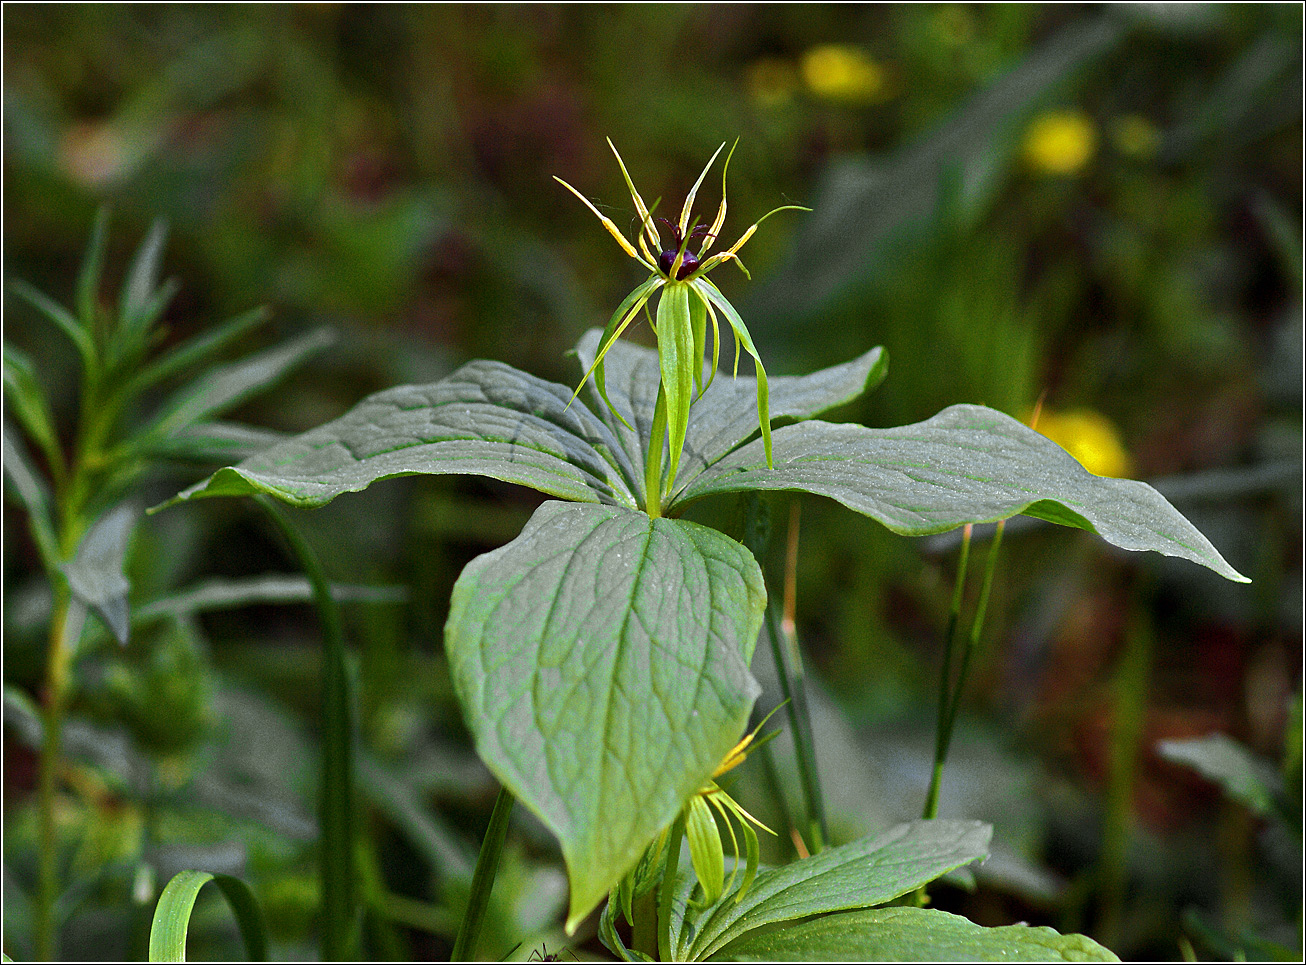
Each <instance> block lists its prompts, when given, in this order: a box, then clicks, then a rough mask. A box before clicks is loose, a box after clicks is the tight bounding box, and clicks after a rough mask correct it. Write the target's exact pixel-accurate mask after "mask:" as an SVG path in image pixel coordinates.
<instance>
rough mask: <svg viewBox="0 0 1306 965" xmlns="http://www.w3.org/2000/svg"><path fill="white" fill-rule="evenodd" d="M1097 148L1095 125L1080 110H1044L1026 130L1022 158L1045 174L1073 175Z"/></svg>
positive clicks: (1090, 157)
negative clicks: (1023, 155)
mask: <svg viewBox="0 0 1306 965" xmlns="http://www.w3.org/2000/svg"><path fill="white" fill-rule="evenodd" d="M1095 150H1097V128H1096V127H1095V126H1094V125H1093V122H1092V120H1090V119H1089V117H1088V115H1087V114H1085V113H1084V112H1083V111H1077V110H1060V111H1046V112H1044V113H1042V114H1040V115H1039V116H1038V117H1036V118H1034V122H1033V123H1032V124H1030V126H1029V130H1027V131H1026V132H1025V160H1027V161H1028V162H1029V163H1030V165H1031V166H1032V167H1034V168H1036V169H1037V170H1039V171H1044V172H1046V173H1048V174H1074V173H1075V172H1077V171H1079V170H1080V169H1081V168H1083V167H1084V165H1086V164H1087V163H1088V162H1089V161H1090V160H1091V159H1092V157H1093V152H1094V151H1095Z"/></svg>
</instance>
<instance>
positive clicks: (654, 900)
mask: <svg viewBox="0 0 1306 965" xmlns="http://www.w3.org/2000/svg"><path fill="white" fill-rule="evenodd" d="M631 913H632V914H633V915H634V916H635V920H634V921H633V922H631V931H630V944H631V947H632V948H633V949H634V950H635V951H637V952H642V953H643V954H645V955H647V956H648V957H649V958H653V957H655V956H656V955H657V953H658V897H657V892H656V891H655V890H654V889H652V888H650V889H649V890H648V891H646V892H644V894H642V895H640V896H639V897H638V898H636V899H635V902H634V907H633V908H631Z"/></svg>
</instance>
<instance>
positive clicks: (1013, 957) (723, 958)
mask: <svg viewBox="0 0 1306 965" xmlns="http://www.w3.org/2000/svg"><path fill="white" fill-rule="evenodd" d="M712 961H720V962H755V961H760V962H767V961H771V962H775V961H799V962H801V961H816V962H819V961H826V962H830V961H833V962H862V961H865V962H1118V961H1120V959H1119V958H1117V957H1116V956H1115V955H1113V954H1112V953H1111V952H1110V951H1108V950H1107V949H1105V948H1103V947H1102V946H1101V945H1099V944H1098V943H1097V942H1095V941H1093V939H1091V938H1088V937H1086V936H1084V935H1062V934H1059V933H1058V932H1056V931H1055V930H1053V929H1051V928H1046V927H1039V928H1033V927H1030V926H1029V925H1004V926H1001V927H999V928H984V927H982V926H980V925H976V924H975V923H974V922H972V921H969V920H968V919H965V918H962V917H961V916H960V915H951V914H949V913H948V912H946V911H936V910H934V909H932V908H905V907H903V908H875V909H870V910H864V911H848V912H843V913H841V914H838V915H826V916H825V917H823V918H815V919H812V920H811V921H805V922H800V923H798V924H793V925H788V926H786V927H784V928H781V929H778V930H776V931H770V932H758V933H755V934H752V935H747V936H745V937H744V938H742V939H740V940H739V941H737V942H734V943H733V944H731V945H730V946H728V947H727V948H725V949H723V950H722V951H721V952H720V954H718V955H715V956H713V958H712Z"/></svg>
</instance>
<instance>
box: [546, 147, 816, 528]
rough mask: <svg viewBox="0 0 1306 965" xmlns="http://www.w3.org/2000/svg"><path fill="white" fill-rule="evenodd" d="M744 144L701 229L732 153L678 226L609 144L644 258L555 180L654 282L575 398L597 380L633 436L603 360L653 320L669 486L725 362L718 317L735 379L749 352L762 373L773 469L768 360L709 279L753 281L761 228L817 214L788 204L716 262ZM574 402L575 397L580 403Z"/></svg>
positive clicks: (654, 483) (760, 400)
mask: <svg viewBox="0 0 1306 965" xmlns="http://www.w3.org/2000/svg"><path fill="white" fill-rule="evenodd" d="M738 144H739V141H738V140H736V141H735V143H734V144H733V145H731V147H730V150H729V152H727V154H726V160H725V163H724V164H723V165H722V168H721V203H720V204H719V205H718V206H717V211H716V217H715V218H713V219H712V223H711V224H710V225H708V224H700V223H699V221H698V219H697V218H695V219H694V220H693V221H692V222H691V221H690V218H691V217H693V213H694V199H695V198H697V197H698V189H699V187H700V186H701V185H702V184H703V179H704V178H706V177H707V173H708V171H710V170H711V169H712V165H713V164H714V163H715V162H716V159H717V158H718V157H719V156H720V154H721V152H722V150H724V149H725V143H724V142H722V144H721V146H720V147H718V148H717V149H716V153H714V154H713V155H712V157H711V158H710V159H709V160H708V162H707V165H706V166H705V167H704V168H703V173H702V174H700V175H699V176H698V180H697V181H695V182H694V186H693V187H691V188H690V189H689V193H688V194H686V195H685V203H684V204H683V205H682V206H681V208H680V218H679V219H678V220H677V221H676V222H674V223H673V222H671V221H669V220H668V219H666V218H655V217H654V216H653V210H654V209H656V207H657V202H654V205H653V209H650V208H649V207H648V205H646V204H645V203H644V199H643V198H642V197H641V196H640V193H639V190H638V189H637V188H636V187H635V182H634V181H632V180H631V178H630V172H629V171H627V170H626V162H625V161H623V160H622V159H621V154H620V153H619V152H618V151H617V147H616V145H615V144H613V143H612V141H611V140H610V139H609V141H608V147H610V148H612V153H613V155H615V156H616V159H617V165H618V167H620V168H621V176H622V177H623V178H625V180H626V187H627V189H629V191H630V199H631V201H632V202H633V203H634V205H635V212H636V214H637V215H638V216H639V219H640V225H639V231H638V232H637V233H636V235H635V242H636V244H638V245H639V250H638V251H636V250H635V246H634V245H632V244H631V243H630V241H629V240H628V239H627V238H626V236H625V235H624V234H622V233H621V230H620V229H619V228H618V227H617V226H616V225H615V224H614V223H613V222H612V219H611V218H608V217H607V216H605V215H604V214H603V213H602V212H600V211H599V209H598V208H596V207H595V206H594V204H593V202H591V201H590V200H589V199H588V198H586V197H585V195H583V194H581V193H580V192H579V191H577V190H576V189H575V188H573V187H572V186H571V185H570V184H568V183H567V182H566V181H564V180H562V178H559V177H556V176H555V177H554V180H555V181H557V182H558V183H559V184H561V185H562V186H563V187H564V188H566V189H567V190H568V191H570V192H571V193H572V194H574V195H575V196H576V197H578V198H580V200H581V203H582V204H584V205H585V207H587V208H589V209H590V211H592V212H593V213H594V216H595V217H596V218H598V219H599V221H601V222H602V223H603V227H605V228H607V229H608V233H609V234H610V235H612V237H613V238H615V239H616V241H617V244H619V245H621V250H622V251H624V252H625V253H626V254H628V255H630V257H632V258H634V259H635V260H636V261H637V262H639V263H640V264H641V265H643V266H644V267H645V268H647V269H648V271H649V272H650V274H649V276H648V278H646V279H644V281H642V282H641V283H640V284H639V285H637V286H636V287H635V290H634V291H632V292H631V293H630V294H629V295H627V296H626V297H625V298H624V299H623V300H622V302H621V304H620V305H618V306H617V310H616V311H615V312H613V313H612V317H611V318H610V319H608V324H607V325H606V326H605V327H604V329H603V334H602V335H601V336H600V337H599V345H598V350H597V352H596V353H595V355H594V361H593V362H592V363H591V364H590V367H589V370H588V371H586V373H585V375H584V377H583V378H582V379H581V382H580V385H578V386H577V387H576V393H575V395H579V394H580V390H581V389H582V388H584V387H585V383H586V382H588V381H589V379H590V377H591V376H593V378H594V384H595V385H596V386H597V387H598V390H599V395H600V396H602V398H603V401H604V403H605V404H606V405H607V407H608V410H609V411H610V412H612V413H613V414H614V415H615V416H616V417H617V418H618V419H620V420H621V422H622V424H623V425H625V426H626V427H627V428H631V426H630V424H629V423H628V422H626V420H625V418H624V417H623V416H622V415H621V413H620V412H618V411H617V409H616V408H615V407H614V406H613V404H612V402H611V400H609V398H608V390H607V379H606V377H605V374H604V368H603V360H604V357H605V356H606V355H607V354H608V350H609V349H611V348H612V345H613V344H614V343H615V342H616V340H617V339H618V338H620V337H621V334H622V333H623V332H624V331H625V330H626V329H627V328H628V327H629V326H630V324H631V323H632V322H633V321H635V319H637V318H639V316H640V313H641V312H643V313H645V314H646V315H647V316H648V319H649V325H650V326H651V327H652V329H653V332H654V334H655V335H656V336H657V340H658V362H659V365H660V367H661V374H662V384H661V387H660V390H659V394H658V401H657V403H656V411H655V415H654V419H655V420H657V421H656V423H655V424H656V425H657V426H658V427H659V429H658V431H654V433H653V441H654V443H655V445H656V446H657V447H658V448H659V450H660V446H661V438H660V437H661V431H660V430H661V428H662V427H665V429H666V431H667V434H668V438H669V447H668V451H669V456H668V461H667V483H666V485H671V484H673V483H674V482H675V479H676V472H677V470H678V469H679V467H680V454H681V452H682V451H683V450H684V446H685V432H686V430H687V428H688V425H689V407H690V405H691V404H692V403H693V401H694V393H697V394H698V397H699V398H701V397H702V395H703V393H704V392H706V391H707V389H708V387H709V386H711V384H712V380H713V379H714V378H716V373H717V366H718V364H719V362H720V360H721V328H720V322H719V321H718V319H717V312H720V313H721V314H722V315H724V316H725V319H726V321H727V322H728V323H729V325H730V329H731V331H732V332H734V336H735V364H734V375H735V377H736V378H738V376H739V356H740V355H741V354H742V352H745V351H746V352H748V354H749V355H751V356H752V357H753V364H754V366H755V367H756V373H757V420H758V427H759V428H760V429H761V432H762V444H763V446H764V447H765V449H766V464H767V466H770V465H771V456H772V453H771V417H770V406H769V402H768V396H769V389H768V385H767V379H766V367H765V366H764V365H763V364H762V357H761V356H760V355H758V354H757V348H756V346H754V344H753V338H752V336H751V335H749V333H748V326H747V325H745V324H744V320H743V319H742V318H741V317H740V316H739V312H737V311H736V310H735V307H734V306H733V305H731V304H730V302H729V300H728V299H727V298H726V297H725V295H723V294H721V290H720V289H719V288H717V287H716V285H715V284H713V282H712V279H710V278H708V273H709V272H710V271H712V269H714V268H716V267H718V266H719V265H723V264H725V263H726V262H727V261H733V262H734V263H735V264H736V265H738V266H739V270H740V271H742V272H743V273H744V275H745V276H746V277H751V276H749V274H748V269H747V268H745V267H744V263H743V261H741V260H740V258H739V249H740V248H742V247H744V244H745V243H746V242H747V241H748V239H749V238H751V237H753V234H754V233H755V232H756V231H757V228H758V225H760V224H761V223H762V222H763V221H765V220H766V219H767V218H769V217H771V215H773V214H776V213H777V212H779V211H810V210H811V208H804V207H802V206H801V205H797V204H786V205H782V206H780V207H778V208H775V209H773V210H771V211H768V212H767V213H766V214H764V215H763V216H762V217H760V218H758V219H757V221H756V222H754V223H753V224H752V225H751V226H750V227H749V228H748V230H747V231H745V232H744V233H743V234H742V235H740V236H739V240H738V241H736V242H735V243H734V244H733V245H731V246H730V247H729V248H727V249H725V250H724V251H719V252H717V253H716V254H713V255H709V254H708V251H709V250H710V249H711V248H712V246H713V245H714V244H716V242H717V239H718V238H719V237H720V234H721V229H722V227H723V226H724V225H725V222H726V175H727V173H728V172H729V170H730V158H731V157H733V156H734V153H735V147H736V146H738ZM659 225H661V226H662V228H665V229H666V231H667V232H668V233H669V235H670V238H669V239H667V240H664V239H663V236H662V229H660V228H659V227H658V226H659ZM695 242H701V243H700V244H699V245H698V251H694V250H693V247H694V243H695ZM654 296H657V298H658V303H657V322H656V323H655V322H654V321H653V319H652V315H651V313H649V311H648V304H649V302H650V301H651V300H652V299H653V297H654ZM709 321H710V322H711V323H712V362H711V364H710V365H708V366H707V375H706V378H705V377H704V371H703V370H704V366H703V356H704V352H705V350H706V343H707V325H708V322H709ZM575 395H573V399H574V398H575ZM660 454H661V453H660V451H659V453H658V454H657V455H658V456H660ZM649 455H650V458H649V460H648V462H647V463H646V468H647V469H649V471H651V472H653V473H654V474H655V475H656V474H658V473H659V470H660V469H661V465H660V463H659V460H658V459H657V458H656V457H655V456H654V453H653V452H652V451H651V450H650V453H649ZM660 484H661V479H660V478H655V477H654V476H649V477H648V478H647V480H646V486H647V494H648V503H647V505H646V507H645V508H646V510H647V512H648V513H649V515H650V516H658V515H660V514H661V504H662V497H663V495H664V493H663V492H662V487H661V485H660Z"/></svg>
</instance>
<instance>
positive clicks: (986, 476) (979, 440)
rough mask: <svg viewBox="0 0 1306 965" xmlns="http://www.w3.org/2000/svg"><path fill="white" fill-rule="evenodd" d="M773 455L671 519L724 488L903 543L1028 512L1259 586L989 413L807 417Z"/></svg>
mask: <svg viewBox="0 0 1306 965" xmlns="http://www.w3.org/2000/svg"><path fill="white" fill-rule="evenodd" d="M774 454H775V455H774V465H775V468H774V470H768V469H767V468H766V464H765V461H764V458H763V452H762V447H761V443H760V442H758V441H754V442H752V443H749V444H748V445H746V446H744V447H743V448H741V449H739V450H736V451H735V452H733V453H731V454H730V455H729V456H727V457H726V458H724V459H722V460H721V461H720V462H718V463H717V464H716V465H714V466H712V467H710V468H709V469H708V470H706V471H705V472H704V473H702V475H700V476H699V477H697V478H696V479H695V480H694V481H693V482H692V483H690V484H689V486H687V487H686V488H685V490H684V492H683V493H682V494H681V497H680V499H679V500H677V501H676V503H675V504H673V506H671V507H669V508H668V509H667V512H669V513H670V512H679V511H683V509H684V507H685V505H687V504H688V503H691V502H693V501H695V500H698V499H702V498H703V497H705V496H710V495H714V494H719V493H734V492H748V491H752V490H788V491H801V492H809V493H813V494H815V495H818V496H828V497H830V498H831V499H834V500H836V501H838V502H840V503H842V504H843V505H844V506H847V507H848V508H849V509H852V510H854V511H855V512H858V513H861V514H863V515H865V516H869V517H871V518H872V519H875V520H877V521H878V522H880V523H883V524H884V525H885V526H887V527H888V528H889V529H890V530H892V531H893V532H895V533H899V534H902V535H904V536H928V535H930V534H932V533H942V532H945V531H947V530H950V529H956V528H957V527H959V526H963V525H965V524H967V523H991V522H997V521H998V520H1002V519H1007V518H1009V517H1011V516H1017V515H1021V514H1024V515H1027V516H1034V517H1036V518H1039V519H1044V520H1047V521H1049V522H1053V523H1060V524H1061V525H1064V526H1074V527H1077V528H1079V529H1084V530H1088V531H1089V532H1091V533H1096V534H1097V535H1098V536H1100V537H1102V538H1103V539H1104V540H1106V541H1107V542H1108V543H1111V544H1112V545H1114V546H1118V547H1120V548H1121V549H1126V550H1133V551H1138V550H1152V551H1155V552H1158V553H1162V554H1164V555H1166V556H1175V557H1179V558H1181V559H1186V560H1190V561H1191V562H1194V563H1198V564H1200V565H1202V566H1205V567H1207V568H1208V569H1211V570H1213V571H1215V572H1216V573H1218V574H1220V575H1221V576H1223V577H1224V578H1225V579H1228V580H1233V581H1235V582H1239V583H1248V582H1250V581H1249V580H1248V579H1247V578H1246V577H1245V576H1243V575H1242V574H1241V573H1239V572H1238V571H1237V570H1235V569H1234V568H1233V567H1232V566H1230V565H1229V564H1228V563H1227V562H1226V561H1225V559H1224V557H1223V556H1221V555H1220V553H1219V551H1218V550H1216V549H1215V547H1214V546H1212V545H1211V542H1210V540H1208V539H1207V538H1206V537H1205V536H1203V535H1202V533H1201V532H1200V531H1198V529H1197V528H1196V527H1195V526H1193V524H1192V523H1190V522H1189V521H1188V520H1187V519H1185V518H1184V516H1183V515H1182V514H1181V513H1180V512H1179V511H1178V510H1177V509H1175V508H1174V507H1173V506H1171V505H1170V503H1169V502H1168V501H1167V500H1166V499H1165V497H1164V496H1162V495H1161V494H1160V493H1158V492H1157V491H1156V490H1155V489H1153V488H1152V487H1151V486H1149V485H1147V484H1146V483H1143V482H1139V481H1137V480H1133V479H1111V478H1107V477H1103V476H1095V475H1093V474H1092V473H1090V472H1089V471H1088V470H1086V469H1085V468H1084V467H1083V466H1081V465H1080V464H1079V463H1078V462H1077V461H1075V458H1074V457H1073V456H1071V455H1070V454H1069V453H1068V452H1066V451H1065V450H1064V449H1062V448H1061V447H1060V446H1058V445H1057V444H1056V443H1055V442H1053V441H1052V440H1050V439H1048V438H1047V437H1046V436H1043V435H1040V434H1039V433H1037V432H1035V431H1034V430H1033V429H1031V428H1029V427H1028V426H1026V425H1024V424H1023V423H1021V422H1018V421H1017V420H1015V419H1013V418H1011V417H1010V416H1008V415H1004V414H1003V413H1001V412H997V411H995V410H993V409H989V408H986V407H984V406H978V405H954V406H949V407H948V408H946V409H944V410H943V411H942V412H940V413H939V414H938V415H935V416H934V417H933V418H930V419H927V420H925V421H924V422H918V423H915V424H913V425H907V426H898V427H894V428H888V429H869V428H867V427H866V426H861V425H855V424H847V423H845V424H834V423H829V422H820V421H817V420H810V421H807V422H804V423H801V424H798V425H792V426H786V427H784V428H781V429H777V430H776V432H775V437H774Z"/></svg>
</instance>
